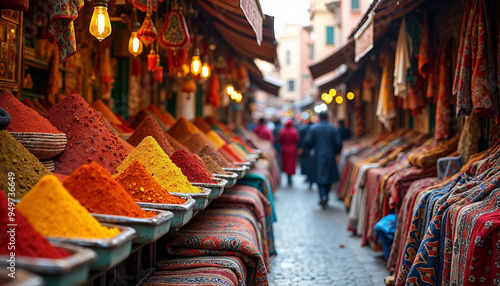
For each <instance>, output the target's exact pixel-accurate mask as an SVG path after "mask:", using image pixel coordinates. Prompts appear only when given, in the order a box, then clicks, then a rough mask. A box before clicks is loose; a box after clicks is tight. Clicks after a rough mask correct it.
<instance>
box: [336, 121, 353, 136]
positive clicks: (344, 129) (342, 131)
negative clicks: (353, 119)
mask: <svg viewBox="0 0 500 286" xmlns="http://www.w3.org/2000/svg"><path fill="white" fill-rule="evenodd" d="M338 124H339V128H338V130H339V133H340V139H342V141H344V140H346V139H349V138H351V130H350V129H349V128H347V127H345V122H344V120H343V119H340V120H339V121H338Z"/></svg>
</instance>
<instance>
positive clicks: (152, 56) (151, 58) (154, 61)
mask: <svg viewBox="0 0 500 286" xmlns="http://www.w3.org/2000/svg"><path fill="white" fill-rule="evenodd" d="M157 66H158V55H157V54H156V52H155V50H154V49H153V48H151V52H149V55H148V71H154V70H155V69H156V67H157Z"/></svg>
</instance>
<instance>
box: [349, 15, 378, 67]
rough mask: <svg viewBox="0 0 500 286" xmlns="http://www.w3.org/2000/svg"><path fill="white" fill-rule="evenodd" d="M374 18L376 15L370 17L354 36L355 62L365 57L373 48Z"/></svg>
mask: <svg viewBox="0 0 500 286" xmlns="http://www.w3.org/2000/svg"><path fill="white" fill-rule="evenodd" d="M373 18H374V14H373V13H372V14H370V15H369V16H368V20H366V22H365V23H364V24H363V26H361V28H360V29H359V30H358V31H357V32H356V34H354V47H355V48H354V61H355V62H359V60H360V59H361V58H362V57H364V56H365V55H366V54H367V53H368V52H369V51H370V50H371V49H372V48H373Z"/></svg>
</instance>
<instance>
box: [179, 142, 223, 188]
mask: <svg viewBox="0 0 500 286" xmlns="http://www.w3.org/2000/svg"><path fill="white" fill-rule="evenodd" d="M170 159H171V160H172V162H174V164H175V165H177V167H179V168H181V171H182V174H184V176H186V177H187V178H188V181H189V182H192V183H206V184H216V182H214V181H212V179H210V177H209V176H207V174H206V173H205V172H204V171H203V169H201V167H200V166H199V165H198V163H196V161H195V160H193V158H191V156H189V154H188V153H186V152H185V151H183V150H178V151H175V152H174V154H173V155H172V157H170Z"/></svg>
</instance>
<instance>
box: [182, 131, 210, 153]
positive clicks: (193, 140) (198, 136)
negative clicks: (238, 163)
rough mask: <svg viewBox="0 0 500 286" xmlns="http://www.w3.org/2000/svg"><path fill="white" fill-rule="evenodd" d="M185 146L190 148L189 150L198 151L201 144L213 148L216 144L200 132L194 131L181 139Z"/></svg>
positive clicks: (201, 146)
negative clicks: (184, 138)
mask: <svg viewBox="0 0 500 286" xmlns="http://www.w3.org/2000/svg"><path fill="white" fill-rule="evenodd" d="M181 142H182V143H183V144H184V145H186V147H188V148H189V150H191V152H193V153H196V152H198V151H199V150H200V149H201V148H203V146H205V145H210V146H212V147H214V148H217V146H216V145H215V144H214V143H213V142H212V141H210V139H208V138H207V136H206V135H205V134H203V133H201V132H194V133H193V134H191V135H190V136H189V137H188V138H187V139H186V140H185V141H181Z"/></svg>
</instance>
